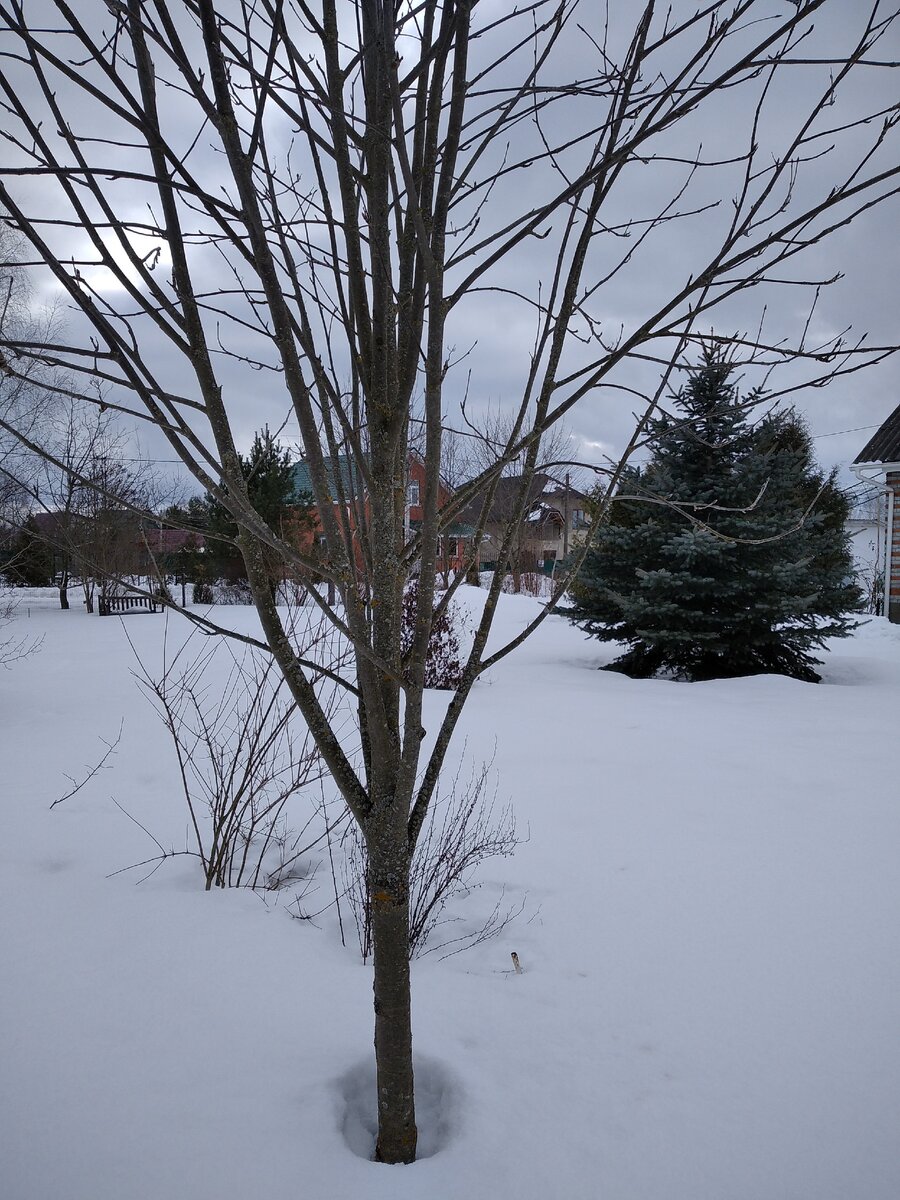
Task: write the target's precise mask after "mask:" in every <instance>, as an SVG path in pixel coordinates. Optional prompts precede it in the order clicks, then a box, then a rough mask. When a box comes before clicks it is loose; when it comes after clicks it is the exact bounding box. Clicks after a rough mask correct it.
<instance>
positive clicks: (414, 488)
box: [406, 479, 419, 508]
mask: <svg viewBox="0 0 900 1200" xmlns="http://www.w3.org/2000/svg"><path fill="white" fill-rule="evenodd" d="M406 503H407V504H408V505H409V507H410V508H418V507H419V481H418V479H411V480H410V482H409V485H408V486H407V489H406Z"/></svg>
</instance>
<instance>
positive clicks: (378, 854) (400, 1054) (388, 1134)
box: [369, 823, 417, 1163]
mask: <svg viewBox="0 0 900 1200" xmlns="http://www.w3.org/2000/svg"><path fill="white" fill-rule="evenodd" d="M378 840H379V839H377V838H376V839H372V841H371V842H370V851H369V902H370V904H371V911H372V956H373V961H374V966H375V980H374V984H373V990H374V993H375V1070H376V1078H377V1089H378V1141H377V1144H376V1147H375V1160H376V1162H383V1163H411V1162H415V1158H416V1140H417V1130H416V1111H415V1101H414V1095H413V1061H412V1006H411V1003H410V979H409V861H410V856H409V852H408V850H407V848H406V846H405V844H398V842H399V839H397V840H395V839H391V840H392V841H393V842H394V853H390V852H388V853H385V849H384V847H382V846H379V845H378V844H377V843H378ZM403 842H404V843H405V842H406V835H405V823H404V830H403Z"/></svg>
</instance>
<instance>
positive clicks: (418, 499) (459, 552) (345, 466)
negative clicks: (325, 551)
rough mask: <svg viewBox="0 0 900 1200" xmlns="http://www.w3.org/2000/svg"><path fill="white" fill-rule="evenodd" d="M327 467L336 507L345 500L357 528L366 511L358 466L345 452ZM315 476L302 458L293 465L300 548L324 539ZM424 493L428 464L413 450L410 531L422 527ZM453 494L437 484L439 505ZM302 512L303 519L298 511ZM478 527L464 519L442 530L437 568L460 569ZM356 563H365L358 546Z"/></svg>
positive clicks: (409, 478)
mask: <svg viewBox="0 0 900 1200" xmlns="http://www.w3.org/2000/svg"><path fill="white" fill-rule="evenodd" d="M325 464H326V470H327V472H328V479H329V491H330V492H331V494H332V497H333V498H334V506H335V509H340V507H341V505H342V503H346V507H347V517H348V523H349V525H350V528H351V529H354V530H355V529H356V528H357V524H358V521H359V518H360V516H361V515H362V514H364V513H365V512H366V511H367V498H366V495H365V485H364V483H363V481H362V478H361V475H360V472H359V469H358V467H357V466H356V465H355V464H354V463H353V461H352V460H351V459H350V458H349V457H348V456H346V455H341V456H340V457H339V458H338V460H337V468H336V469H335V464H334V460H333V459H331V458H326V460H325ZM312 492H313V487H312V478H311V476H310V472H309V466H308V464H307V463H306V462H305V461H301V462H299V463H297V464H296V466H295V467H294V496H295V497H296V501H297V508H298V520H297V523H296V528H295V530H294V540H295V541H296V542H297V544H298V546H299V547H300V549H302V550H305V551H309V550H310V549H311V548H312V546H313V545H314V544H315V543H316V542H319V541H321V540H322V532H321V531H322V523H321V520H320V518H319V514H318V510H317V509H316V507H315V505H312V506H311V507H310V506H309V498H310V497H311V496H312ZM424 495H425V463H424V461H423V460H422V459H421V458H420V457H419V455H418V454H416V453H415V452H414V451H413V452H410V455H409V461H408V466H407V477H406V522H407V528H408V530H409V532H410V534H413V533H415V532H416V530H417V529H418V528H420V527H421V524H422V520H423V517H424V509H423V501H424ZM452 495H453V491H452V489H451V488H450V487H449V486H448V485H447V484H446V483H444V481H443V480H440V481H439V483H438V507H439V508H443V507H444V505H445V504H446V503H447V501H448V500H449V499H450V497H451V496H452ZM301 506H302V511H303V520H302V521H301V520H300V519H299V513H300V512H301ZM474 533H475V530H474V529H473V528H472V527H471V526H470V525H468V524H466V523H465V522H464V521H461V520H459V521H454V522H452V523H451V524H450V525H449V526H448V527H447V528H446V529H445V530H444V531H443V533H442V536H441V544H440V547H439V554H438V564H437V565H438V570H439V571H442V572H447V571H454V570H457V569H459V567H460V566H461V565H462V563H463V561H464V560H465V556H466V554H465V550H466V541H467V540H469V541H470V540H471V539H472V537H473V535H474ZM357 559H358V561H357V565H358V566H360V567H361V566H362V556H361V553H360V552H359V549H357Z"/></svg>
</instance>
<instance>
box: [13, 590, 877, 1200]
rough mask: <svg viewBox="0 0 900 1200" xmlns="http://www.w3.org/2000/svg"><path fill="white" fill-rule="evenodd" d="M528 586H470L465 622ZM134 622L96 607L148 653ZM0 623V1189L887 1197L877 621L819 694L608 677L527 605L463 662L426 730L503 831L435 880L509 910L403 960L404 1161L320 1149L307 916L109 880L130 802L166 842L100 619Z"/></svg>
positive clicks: (320, 1078) (355, 1083) (598, 657)
mask: <svg viewBox="0 0 900 1200" xmlns="http://www.w3.org/2000/svg"><path fill="white" fill-rule="evenodd" d="M227 611H228V614H229V616H228V620H231V621H234V622H236V623H241V622H243V623H244V624H245V625H246V626H247V628H250V627H251V625H252V620H253V615H252V613H251V612H249V611H244V610H238V609H229V610H227ZM534 611H535V602H534V601H531V600H527V599H523V598H521V597H514V596H511V597H506V598H504V601H503V604H502V608H501V611H500V622H499V623H500V625H501V630H500V632H505V633H507V634H508V633H510V632H514V631H515V630H516V629H518V628H520V627H521V626H522V624H523V623H524V622H525V621H526V620H527V619H528V618H529V617H530V616H531V615H532V613H533V612H534ZM163 624H164V618H163V617H162V616H151V615H143V614H142V615H134V616H132V617H129V618H127V619H126V622H125V625H126V627H127V630H128V633H129V634H130V636H131V637H132V639H133V640H134V642H135V645H136V646H137V648H138V650H139V651H140V652H141V653H142V655H146V656H147V658H148V659H153V657H154V655H157V656H158V653H159V643H160V640H161V633H162V629H163ZM16 626H17V628H19V627H21V628H22V630H23V631H24V632H25V633H33V634H34V635H40V634H42V635H43V637H44V640H43V646H42V648H41V650H40V652H39V653H38V654H36V655H35V656H33V657H32V658H30V659H28V660H27V661H24V662H21V663H18V664H16V666H15V667H14V669H12V670H10V671H8V672H2V673H0V763H2V782H3V786H2V801H0V803H2V839H0V913H2V919H0V939H2V940H0V954H2V964H3V969H2V973H0V1018H2V1019H0V1031H2V1032H0V1037H2V1041H3V1045H2V1053H0V1064H2V1066H0V1080H2V1083H0V1087H2V1097H3V1105H2V1113H0V1195H2V1196H3V1197H4V1200H255V1198H257V1197H275V1196H278V1197H282V1196H304V1197H310V1198H311V1200H351V1198H352V1200H388V1198H390V1200H463V1198H465V1200H481V1198H485V1200H488V1198H490V1200H505V1198H507V1197H509V1198H510V1200H557V1198H559V1200H594V1198H595V1197H596V1198H604V1200H896V1198H897V1197H898V1196H900V1138H898V1130H900V1037H898V1030H900V921H898V913H900V865H898V847H900V787H898V773H900V758H898V754H897V733H896V731H897V720H898V710H900V628H897V627H892V626H889V625H887V624H886V623H885V622H883V621H873V622H872V623H871V624H870V625H868V626H866V627H865V628H863V629H862V630H860V631H859V632H858V633H857V634H856V635H855V636H854V637H853V638H852V639H849V640H847V641H846V642H844V643H838V644H836V646H835V648H834V651H833V653H832V654H831V655H830V656H829V657H828V659H827V661H826V665H825V668H824V675H825V679H824V682H823V683H822V684H821V685H819V686H818V687H816V686H811V685H805V684H801V683H797V682H794V681H791V680H788V679H781V678H773V677H759V678H752V679H743V680H730V681H727V682H714V683H705V684H694V685H686V684H679V683H672V682H665V681H654V682H643V681H642V682H637V681H632V680H629V679H626V678H623V677H621V676H619V675H616V674H610V673H607V672H601V671H598V670H597V669H596V668H597V667H598V665H600V664H601V663H602V662H605V661H608V660H609V658H610V657H612V654H613V652H612V651H611V650H610V649H609V648H605V647H600V646H599V645H598V644H596V643H592V642H590V641H585V640H584V639H583V637H582V635H581V633H580V632H579V631H578V630H576V629H574V628H572V627H571V626H569V625H568V624H567V623H566V622H565V621H564V620H562V619H561V618H552V619H550V620H549V621H548V622H547V623H546V624H545V625H544V627H543V628H542V629H541V631H540V632H539V633H538V634H537V635H536V636H535V637H534V638H533V639H532V640H531V641H530V642H529V643H527V644H526V645H525V646H524V647H523V648H522V649H521V650H519V651H518V652H517V653H515V654H514V655H513V656H511V657H510V658H508V659H507V660H505V661H504V662H503V663H501V664H499V665H498V667H497V668H495V669H494V670H493V671H492V673H491V675H490V676H489V677H488V678H486V679H485V680H484V681H483V682H482V683H481V684H480V685H479V686H478V687H477V689H476V691H475V693H474V695H473V697H472V700H471V703H470V705H469V708H468V710H467V713H466V715H465V718H464V721H463V729H462V734H461V738H460V742H459V743H458V745H457V751H458V752H461V749H462V740H463V739H465V740H466V754H467V755H468V756H470V757H472V758H474V759H475V760H477V761H479V762H480V761H482V760H484V759H487V758H490V757H491V755H492V754H493V753H494V747H495V743H496V763H495V765H496V770H497V773H498V777H499V788H500V793H499V795H500V798H501V799H504V798H506V797H509V798H510V799H511V800H512V802H513V804H514V806H515V810H516V815H517V818H518V823H519V830H520V833H522V832H524V831H525V830H526V828H527V829H529V830H530V840H529V841H527V843H525V844H524V845H522V846H521V847H520V849H519V850H518V852H517V854H516V856H515V857H514V858H512V859H499V860H496V861H494V862H491V863H489V864H487V866H486V867H485V868H484V870H483V872H482V876H481V878H482V882H483V886H482V888H481V889H480V890H479V891H478V892H476V893H475V894H474V895H473V896H472V897H471V899H470V900H469V901H467V904H468V905H469V906H472V905H474V906H475V908H476V909H478V907H479V906H480V909H481V910H483V911H484V912H485V913H487V912H489V911H490V909H491V908H492V907H493V905H494V904H495V902H496V899H497V897H498V896H500V894H501V892H502V890H503V888H505V889H506V892H505V894H506V897H507V898H509V899H510V900H512V901H515V902H518V901H519V900H520V899H521V898H522V897H523V896H524V897H525V911H524V912H523V914H522V915H521V916H520V917H519V918H518V919H517V920H516V921H515V922H514V923H513V924H512V925H510V926H508V927H507V928H506V930H505V931H504V932H503V934H502V935H501V937H499V938H498V939H496V940H494V941H490V942H487V943H485V944H483V945H481V946H478V947H476V948H475V949H473V950H471V951H469V952H467V953H465V954H460V955H457V956H454V957H450V958H447V959H444V960H438V959H437V958H436V956H431V957H425V958H424V959H422V960H419V961H418V962H417V963H416V964H415V967H414V1009H415V1012H414V1018H415V1031H416V1039H417V1043H416V1044H417V1048H418V1052H419V1055H420V1063H419V1068H418V1079H419V1110H420V1127H421V1144H422V1148H423V1151H424V1152H425V1155H427V1156H423V1157H422V1158H421V1159H420V1161H419V1162H418V1163H416V1164H415V1165H414V1166H412V1167H384V1166H378V1165H375V1164H373V1163H370V1162H368V1161H366V1159H365V1158H364V1157H360V1156H359V1154H358V1153H355V1152H354V1150H357V1151H358V1150H361V1149H362V1150H363V1151H364V1147H365V1145H366V1135H365V1132H364V1128H363V1127H364V1126H365V1124H366V1121H367V1119H368V1118H367V1116H366V1114H365V1113H363V1114H362V1116H361V1115H360V1113H359V1105H360V1103H361V1100H360V1097H361V1096H362V1097H363V1101H362V1102H363V1103H367V1102H370V1100H371V1067H370V1059H371V1037H372V1034H371V1020H372V1018H371V1011H370V1010H371V978H370V969H369V968H368V967H365V966H363V965H362V964H361V963H360V961H359V958H358V954H357V953H356V952H355V950H354V946H353V944H352V942H351V944H350V945H349V946H348V948H347V949H344V948H343V947H342V946H341V944H340V941H339V939H338V937H337V932H336V923H335V920H334V917H333V914H331V913H325V914H324V915H323V916H322V917H321V918H320V919H319V920H318V921H317V922H316V923H315V924H312V923H309V922H301V921H297V920H292V919H291V918H290V916H289V915H288V912H287V911H286V906H285V903H284V901H282V900H279V898H278V897H277V896H270V897H269V898H268V903H265V902H263V900H261V899H260V898H258V897H257V896H256V895H254V894H252V893H249V892H246V891H243V892H238V891H232V892H216V893H205V892H204V891H203V890H202V884H201V880H200V876H199V872H198V871H197V869H196V867H193V868H192V866H191V863H190V860H188V859H183V858H182V859H176V860H173V861H170V862H167V863H165V864H164V865H163V866H162V868H161V869H160V870H159V871H157V872H156V873H155V874H154V875H153V876H152V878H150V879H148V880H147V881H146V882H144V883H142V884H140V885H139V886H136V883H135V879H136V878H137V877H139V876H136V875H135V873H133V872H126V873H124V874H115V875H113V874H111V873H112V872H115V871H117V870H118V869H119V868H121V867H124V866H127V865H128V864H129V863H133V862H135V861H137V860H139V859H143V858H147V857H148V856H149V855H150V854H151V853H153V847H152V844H151V843H149V841H148V838H147V835H146V834H145V833H144V832H143V831H142V830H141V829H140V828H139V827H138V825H137V824H135V822H136V821H139V822H140V823H141V824H142V825H144V826H146V828H147V829H149V830H150V831H151V832H152V833H153V834H155V835H156V836H157V837H158V838H159V839H160V841H161V842H163V843H164V844H166V845H178V844H181V845H183V844H184V840H185V836H186V833H185V831H186V824H187V817H186V813H185V811H184V807H183V801H182V800H181V799H180V794H179V791H178V786H177V778H176V771H175V763H174V760H173V757H172V754H171V749H170V747H169V745H168V744H167V741H166V734H165V732H164V730H163V729H162V726H161V725H160V724H159V723H158V721H157V720H156V718H155V717H154V716H153V714H152V712H151V710H150V708H149V706H148V704H147V701H146V700H145V699H144V698H143V697H142V696H141V694H140V693H139V691H138V688H137V686H136V684H135V682H134V680H133V679H132V677H131V674H130V671H131V668H132V665H133V659H132V655H131V651H130V650H129V648H128V646H127V644H126V641H125V636H124V631H123V624H122V622H120V621H118V620H115V619H99V618H97V617H88V616H86V615H85V614H84V613H81V612H78V611H75V610H74V609H73V610H72V611H70V612H68V613H60V612H57V611H53V610H52V609H49V608H39V607H34V608H32V610H31V614H30V616H29V615H27V613H26V612H22V611H21V610H20V615H19V617H18V618H17V621H16ZM178 633H179V625H178V619H174V620H173V619H170V637H177V636H178ZM430 703H431V704H432V705H433V706H434V709H433V711H434V712H437V711H438V710H439V708H440V707H441V706H442V705H443V704H445V703H446V698H445V697H442V696H440V695H434V696H433V697H430ZM122 718H124V727H123V734H122V741H121V745H120V747H119V751H118V753H117V754H116V756H115V757H114V758H113V759H111V760H110V769H109V770H105V771H104V772H103V773H102V774H101V775H100V776H99V778H97V779H95V780H93V781H92V782H91V783H90V784H89V785H88V786H87V787H85V788H84V789H83V790H82V791H81V792H79V793H78V794H77V795H76V796H74V797H73V798H72V799H71V800H68V801H66V802H65V803H64V804H62V805H59V806H57V807H56V808H55V809H54V810H53V811H50V808H49V806H50V804H51V802H52V801H53V800H54V799H55V798H56V797H58V796H60V795H61V794H62V793H63V792H65V791H66V790H67V788H68V786H69V785H68V783H67V780H66V778H65V775H66V774H69V775H73V776H76V777H80V774H81V773H82V772H83V768H84V766H85V764H88V763H91V762H94V761H96V759H97V758H98V757H99V755H100V753H101V752H102V749H103V746H102V743H101V741H100V738H106V739H107V740H111V739H113V738H115V736H116V733H117V731H118V728H119V722H120V719H122ZM433 723H434V722H433V721H432V724H433ZM427 724H428V721H427V720H426V725H427ZM113 797H114V798H115V800H116V801H118V803H119V804H121V805H122V806H123V808H125V809H127V811H128V812H129V813H130V814H131V816H132V817H133V818H134V820H129V819H128V818H127V817H126V816H124V815H123V813H122V812H121V810H120V809H119V808H118V807H117V806H116V804H115V803H114V801H113ZM329 886H330V880H328V881H326V880H325V878H324V876H323V880H322V883H321V888H322V893H323V897H324V899H327V895H326V893H327V890H328V887H329ZM323 902H324V900H323ZM513 950H515V951H516V952H517V953H518V955H519V958H520V960H521V963H522V966H523V968H524V969H523V973H522V974H521V975H517V974H515V973H513V972H512V971H511V969H510V967H511V963H510V952H511V951H513Z"/></svg>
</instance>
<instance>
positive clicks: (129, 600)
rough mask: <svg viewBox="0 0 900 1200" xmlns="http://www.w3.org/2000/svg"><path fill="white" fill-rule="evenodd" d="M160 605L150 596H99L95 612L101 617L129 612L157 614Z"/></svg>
mask: <svg viewBox="0 0 900 1200" xmlns="http://www.w3.org/2000/svg"><path fill="white" fill-rule="evenodd" d="M160 608H161V605H160V604H159V601H157V600H155V599H154V598H153V597H152V596H101V597H100V600H99V601H98V603H97V612H98V613H99V614H100V616H101V617H112V616H115V615H116V614H119V615H121V614H123V613H130V612H152V613H155V612H159V611H160Z"/></svg>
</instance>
